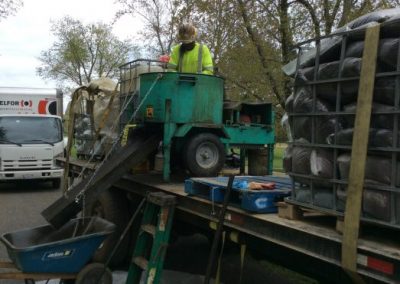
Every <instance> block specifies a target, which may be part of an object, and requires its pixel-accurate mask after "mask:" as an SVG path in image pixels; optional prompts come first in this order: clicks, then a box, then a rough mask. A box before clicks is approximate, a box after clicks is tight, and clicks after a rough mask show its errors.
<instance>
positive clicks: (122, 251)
mask: <svg viewBox="0 0 400 284" xmlns="http://www.w3.org/2000/svg"><path fill="white" fill-rule="evenodd" d="M84 212H85V216H97V217H100V218H103V219H105V220H107V221H110V222H111V223H113V224H115V226H116V228H115V231H114V233H112V234H111V235H110V236H109V237H108V238H107V239H106V240H105V241H104V242H103V244H102V245H100V247H99V248H98V249H97V250H96V252H95V254H94V256H93V261H95V262H100V263H105V262H106V261H107V259H108V257H109V255H110V253H111V252H112V251H113V249H114V247H115V245H116V244H117V242H118V240H119V238H120V236H121V234H122V232H123V231H124V229H125V227H126V225H127V224H128V221H129V220H128V217H129V216H128V214H129V211H128V201H127V198H126V197H125V195H123V194H122V193H121V192H118V191H117V190H115V189H112V188H110V189H108V190H106V191H104V192H102V193H101V194H100V195H98V196H96V197H95V198H94V199H91V197H90V196H89V200H88V202H87V204H86V207H85V209H84ZM129 239H130V234H129V233H128V234H127V235H126V236H125V238H124V239H123V241H122V242H121V244H120V245H119V247H118V249H117V251H116V252H115V253H114V256H113V257H112V259H111V261H110V266H112V267H115V266H118V265H120V264H121V263H122V262H123V261H124V260H125V259H126V257H127V254H128V253H129V251H128V248H129Z"/></svg>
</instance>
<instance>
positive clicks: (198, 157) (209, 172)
mask: <svg viewBox="0 0 400 284" xmlns="http://www.w3.org/2000/svg"><path fill="white" fill-rule="evenodd" d="M183 159H184V165H185V168H186V169H187V170H188V171H189V172H190V173H191V174H192V176H198V177H209V176H217V175H218V173H219V172H220V171H221V169H222V168H223V166H224V164H225V150H224V145H223V144H222V142H221V140H220V139H219V138H218V136H216V135H214V134H211V133H200V134H197V135H194V136H192V137H190V138H189V140H188V141H187V143H186V145H185V147H184V153H183Z"/></svg>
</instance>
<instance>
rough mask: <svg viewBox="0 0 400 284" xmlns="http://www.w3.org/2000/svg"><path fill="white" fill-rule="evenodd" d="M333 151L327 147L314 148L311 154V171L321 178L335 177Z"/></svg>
mask: <svg viewBox="0 0 400 284" xmlns="http://www.w3.org/2000/svg"><path fill="white" fill-rule="evenodd" d="M333 160H334V157H333V152H332V151H331V150H327V149H313V150H312V151H311V155H310V169H311V173H312V174H313V175H314V176H316V177H320V178H326V179H332V178H333V176H334V175H333V174H334V172H333V169H334V168H333Z"/></svg>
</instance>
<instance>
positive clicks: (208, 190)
mask: <svg viewBox="0 0 400 284" xmlns="http://www.w3.org/2000/svg"><path fill="white" fill-rule="evenodd" d="M250 182H260V183H270V182H273V183H275V189H273V190H249V189H247V184H248V183H250ZM227 185H228V178H227V177H213V178H191V179H187V180H186V181H185V192H186V193H188V194H190V195H194V196H198V197H202V198H206V199H208V200H211V201H213V202H216V203H222V202H223V201H224V197H225V189H226V187H227ZM291 186H292V182H291V180H290V179H289V178H288V177H275V176H237V177H235V179H234V182H233V186H232V191H231V196H230V199H229V205H233V206H237V207H240V208H242V209H244V210H247V211H251V212H256V213H273V212H277V211H278V209H277V207H276V202H278V201H282V200H283V198H284V197H287V196H289V195H290V192H291Z"/></svg>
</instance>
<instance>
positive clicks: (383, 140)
mask: <svg viewBox="0 0 400 284" xmlns="http://www.w3.org/2000/svg"><path fill="white" fill-rule="evenodd" d="M353 133H354V128H346V129H343V130H340V131H338V132H337V134H336V135H335V134H332V135H330V136H329V137H328V144H334V143H335V136H336V145H351V144H352V143H353ZM399 142H400V133H399V134H398V138H397V145H399V144H400V143H399ZM368 146H369V147H393V146H394V145H393V131H391V130H388V129H377V128H370V129H369V139H368Z"/></svg>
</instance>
